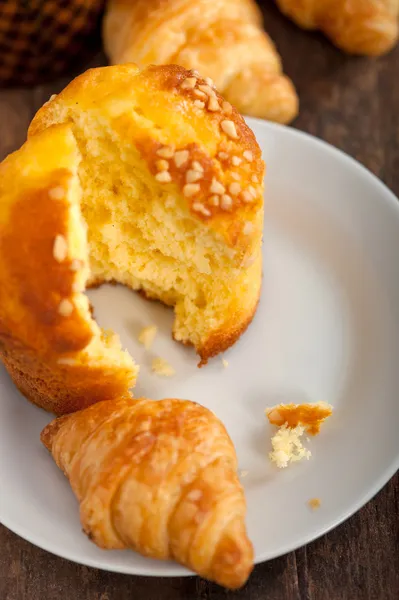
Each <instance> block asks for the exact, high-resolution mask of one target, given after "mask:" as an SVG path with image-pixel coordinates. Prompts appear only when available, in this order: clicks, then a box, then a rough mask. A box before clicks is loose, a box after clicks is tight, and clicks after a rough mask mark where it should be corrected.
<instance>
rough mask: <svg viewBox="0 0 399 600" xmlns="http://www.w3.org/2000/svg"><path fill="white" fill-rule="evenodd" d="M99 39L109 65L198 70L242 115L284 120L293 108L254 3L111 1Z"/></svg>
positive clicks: (286, 80) (220, 0)
mask: <svg viewBox="0 0 399 600" xmlns="http://www.w3.org/2000/svg"><path fill="white" fill-rule="evenodd" d="M103 37H104V45H105V50H106V52H107V54H108V56H109V58H110V60H111V62H113V63H125V62H135V63H137V64H140V65H149V64H168V63H171V64H179V65H182V66H183V67H186V68H187V69H198V70H199V72H200V73H201V74H203V75H206V76H209V77H210V78H211V79H213V80H214V82H215V85H216V87H217V88H218V90H219V91H220V93H222V94H223V95H224V96H225V97H226V99H227V100H228V101H229V102H231V103H233V104H234V105H235V106H236V108H237V109H238V110H239V111H240V112H241V113H243V114H246V115H252V116H255V117H261V118H264V119H270V120H271V121H277V122H280V123H288V122H289V121H291V120H292V119H293V118H294V117H295V116H296V114H297V112H298V98H297V95H296V92H295V89H294V86H293V84H292V82H291V80H290V79H289V78H288V77H286V76H285V75H284V74H283V73H282V67H281V61H280V57H279V55H278V53H277V51H276V49H275V47H274V44H273V42H272V41H271V39H270V38H269V36H268V35H267V34H266V33H265V32H264V31H263V29H262V16H261V13H260V11H259V9H258V7H257V5H256V4H255V2H254V1H253V0H169V1H168V2H164V1H163V0H136V1H135V2H131V1H129V0H110V2H109V3H108V9H107V12H106V15H105V19H104V29H103Z"/></svg>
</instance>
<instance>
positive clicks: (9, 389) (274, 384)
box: [0, 120, 399, 576]
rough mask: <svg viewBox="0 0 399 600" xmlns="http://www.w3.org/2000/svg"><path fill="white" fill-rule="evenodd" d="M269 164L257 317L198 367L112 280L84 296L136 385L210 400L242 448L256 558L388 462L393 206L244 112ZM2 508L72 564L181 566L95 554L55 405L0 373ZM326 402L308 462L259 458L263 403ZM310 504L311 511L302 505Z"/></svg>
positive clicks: (288, 541)
mask: <svg viewBox="0 0 399 600" xmlns="http://www.w3.org/2000/svg"><path fill="white" fill-rule="evenodd" d="M249 123H250V125H251V126H252V127H253V129H254V131H255V133H256V135H257V138H258V141H259V143H260V145H261V147H262V149H263V152H264V155H265V159H266V162H267V165H268V175H267V198H266V227H265V236H264V238H265V244H264V258H265V264H264V283H263V293H262V299H261V302H260V306H259V309H258V312H257V314H256V317H255V320H254V322H253V324H252V325H251V327H250V328H249V330H248V331H247V333H246V334H245V335H244V336H243V338H242V339H241V340H240V341H239V342H238V343H237V344H236V345H235V347H234V348H232V349H231V350H230V351H229V352H227V353H226V355H225V358H227V359H228V361H229V367H228V368H227V369H225V368H224V367H223V366H222V362H221V359H220V357H219V358H216V359H214V360H213V361H212V362H211V363H210V364H209V365H208V366H207V367H206V368H204V369H201V370H199V369H197V367H196V357H195V356H194V353H193V351H191V350H188V349H185V348H184V347H183V346H181V345H179V344H177V343H175V342H173V341H171V339H170V327H171V323H172V311H170V310H168V309H166V308H163V307H161V306H158V305H156V304H154V303H150V302H146V301H145V300H143V299H141V298H140V297H139V296H138V295H136V294H134V293H132V292H131V291H129V290H127V289H124V288H122V287H118V288H115V287H108V286H105V287H102V288H101V289H99V290H96V291H93V292H92V293H90V294H89V295H90V297H91V299H92V300H93V302H94V305H95V309H96V315H97V317H98V320H99V322H100V323H101V324H102V325H104V326H107V327H112V328H114V329H115V330H116V331H118V332H119V333H120V334H121V337H122V341H123V343H124V344H125V345H126V346H127V347H128V348H129V350H130V351H131V353H132V354H133V355H134V356H135V357H136V359H137V360H138V362H139V363H140V364H141V365H142V371H141V376H140V380H139V384H138V386H137V388H136V395H140V394H146V395H147V396H149V397H152V398H162V397H167V396H175V397H181V398H190V399H191V400H196V401H197V402H201V403H202V404H204V405H205V406H207V407H209V408H211V409H212V410H213V411H214V412H215V413H216V414H217V415H218V416H219V417H220V418H221V419H222V421H223V422H224V423H225V424H226V426H227V429H228V431H229V432H230V434H231V436H232V438H233V441H234V443H235V445H236V448H237V453H238V457H239V462H240V467H241V469H244V470H248V471H249V474H248V475H247V477H246V478H245V479H244V480H243V483H244V485H245V490H246V495H247V500H248V519H247V521H248V528H249V535H250V537H251V539H252V541H253V542H254V546H255V552H256V562H261V561H264V560H267V559H270V558H273V557H276V556H279V555H281V554H284V553H285V552H288V551H290V550H293V549H294V548H296V547H298V546H300V545H302V544H305V543H306V542H309V541H311V540H313V539H314V538H316V537H317V536H319V535H321V534H322V533H324V532H326V531H328V530H329V529H331V528H332V527H335V526H336V525H337V524H338V523H340V522H341V521H343V520H344V519H346V518H347V517H348V516H349V515H351V514H352V513H353V512H355V511H356V510H358V509H359V508H360V507H361V506H362V505H363V504H364V503H365V502H367V500H369V499H370V498H371V497H372V496H373V495H374V494H375V493H376V492H377V491H378V490H379V489H380V488H381V487H382V486H383V485H384V484H385V483H386V482H387V481H388V479H389V478H390V477H391V476H392V475H393V474H394V472H395V471H396V469H397V468H398V466H399V435H398V431H399V403H398V390H399V368H398V357H399V335H398V332H399V266H398V261H399V204H398V201H397V199H396V198H395V197H394V196H393V194H392V193H391V192H390V191H389V190H388V189H387V188H386V187H385V186H384V185H383V184H382V183H381V182H379V181H378V180H377V179H376V178H375V177H374V176H373V175H371V174H370V173H369V172H368V171H366V170H365V169H364V168H363V167H361V166H360V165H359V164H358V163H356V162H355V161H354V160H352V159H351V158H349V157H347V156H345V155H344V154H342V153H341V152H339V151H338V150H335V149H334V148H332V147H330V146H328V145H327V144H325V143H323V142H320V141H318V140H316V139H314V138H312V137H310V136H308V135H305V134H303V133H300V132H298V131H295V130H293V129H288V128H284V127H280V126H276V125H270V124H267V123H265V122H260V121H255V120H249ZM152 323H157V324H158V326H159V328H160V335H159V336H158V338H157V340H156V343H155V346H154V352H155V353H156V354H159V355H160V356H162V357H167V358H168V359H169V361H170V363H171V364H172V365H173V366H174V367H175V368H176V371H177V375H176V376H175V377H174V378H171V379H162V378H159V377H156V376H154V375H152V374H151V372H150V368H149V365H150V362H151V358H152V353H151V354H146V353H145V352H144V350H143V348H142V347H141V346H140V345H139V344H138V343H137V341H136V336H137V333H138V331H139V330H140V328H141V327H143V326H145V325H148V324H152ZM0 385H1V398H0V482H1V492H0V518H1V521H2V522H3V523H4V524H5V525H6V526H7V527H9V528H10V529H12V530H13V531H15V532H16V533H18V534H19V535H21V536H22V537H24V538H26V539H27V540H29V541H31V542H32V543H34V544H37V545H38V546H41V547H42V548H44V549H46V550H49V551H50V552H53V553H54V554H58V555H60V556H63V557H65V558H68V559H71V560H74V561H77V562H79V563H82V564H85V565H90V566H94V567H99V568H102V569H108V570H111V571H120V572H124V573H134V574H143V575H170V576H175V575H186V574H190V573H189V571H187V570H185V569H183V568H182V567H180V566H178V565H176V564H173V563H169V562H164V563H163V562H158V561H153V560H150V559H145V558H143V557H141V556H139V555H138V554H135V553H134V552H129V551H125V552H121V551H113V552H106V551H102V550H99V549H98V548H96V547H95V546H94V545H93V544H92V543H90V542H89V541H88V540H87V539H86V537H85V536H84V535H83V534H82V532H81V527H80V524H79V513H78V505H77V502H76V500H75V498H74V496H73V494H72V492H71V490H70V488H69V485H68V482H67V480H66V479H65V478H64V476H63V475H62V474H61V472H60V471H59V470H58V469H57V467H56V466H55V464H54V463H53V460H52V459H51V457H50V455H49V454H48V453H47V452H46V450H45V449H44V448H43V447H42V446H41V444H40V441H39V434H40V431H41V429H42V427H44V425H45V424H46V423H47V422H48V421H49V420H50V415H48V414H46V413H45V412H43V411H41V410H39V409H37V408H35V407H33V406H32V405H30V404H29V402H27V401H26V400H25V399H24V398H22V397H21V396H20V394H19V393H18V392H17V391H16V389H15V388H14V386H13V385H12V384H11V382H10V380H9V378H8V376H7V374H6V373H5V371H4V370H1V371H0ZM302 400H308V401H318V400H326V401H328V402H330V403H332V404H333V405H334V407H335V412H334V414H333V416H332V417H331V418H330V419H329V421H327V423H326V424H325V426H324V428H323V430H322V433H321V435H320V436H318V437H316V438H314V439H312V440H311V442H310V443H309V447H310V449H311V451H312V453H313V456H312V458H311V459H310V460H309V461H305V462H302V463H298V464H294V465H293V466H292V467H291V468H289V469H286V470H278V469H276V468H275V467H274V466H273V465H272V464H271V463H270V462H269V460H268V451H269V449H270V437H271V434H272V428H271V426H269V425H268V424H267V423H266V421H265V418H264V412H263V411H264V409H265V407H266V406H268V405H271V404H275V403H277V402H280V401H285V402H290V401H302ZM312 497H318V498H320V499H321V508H320V509H319V510H318V511H313V512H312V511H311V510H310V509H309V507H308V506H307V501H308V500H309V499H310V498H312Z"/></svg>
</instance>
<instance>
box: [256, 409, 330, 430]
mask: <svg viewBox="0 0 399 600" xmlns="http://www.w3.org/2000/svg"><path fill="white" fill-rule="evenodd" d="M331 414H332V406H330V405H329V404H327V403H326V402H317V403H315V404H278V405H276V406H273V407H271V408H268V409H267V410H266V416H267V418H268V419H269V422H270V423H271V424H272V425H278V426H279V427H281V426H282V425H284V424H285V423H287V425H288V427H296V426H297V425H304V427H305V429H306V432H307V433H310V434H311V435H317V434H318V433H319V432H320V426H321V424H322V423H323V422H324V421H325V420H326V419H327V418H328V417H329V416H331Z"/></svg>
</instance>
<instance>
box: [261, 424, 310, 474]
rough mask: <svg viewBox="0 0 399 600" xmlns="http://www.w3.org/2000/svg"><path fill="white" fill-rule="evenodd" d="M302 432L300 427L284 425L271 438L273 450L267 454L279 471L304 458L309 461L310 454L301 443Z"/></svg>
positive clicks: (303, 429) (302, 428) (302, 429)
mask: <svg viewBox="0 0 399 600" xmlns="http://www.w3.org/2000/svg"><path fill="white" fill-rule="evenodd" d="M304 431H305V428H304V427H303V426H302V425H297V426H296V427H289V426H288V424H287V423H284V425H282V426H281V427H280V428H279V429H278V431H277V433H275V435H274V436H273V437H272V439H271V442H272V448H273V450H272V451H271V452H270V453H269V458H270V460H271V461H272V462H274V463H275V464H276V465H277V467H278V468H279V469H285V468H286V467H288V465H289V464H290V463H293V462H298V461H300V460H302V459H305V458H306V460H309V458H310V457H311V455H312V453H311V452H310V450H307V449H306V448H305V447H304V446H303V444H302V441H301V437H302V435H303V434H304Z"/></svg>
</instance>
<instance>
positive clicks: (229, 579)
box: [41, 398, 253, 589]
mask: <svg viewBox="0 0 399 600" xmlns="http://www.w3.org/2000/svg"><path fill="white" fill-rule="evenodd" d="M41 439H42V442H43V443H44V445H45V446H46V447H47V448H48V450H50V452H51V453H52V455H53V457H54V460H55V462H56V463H57V465H58V466H59V467H60V469H62V471H63V472H64V473H65V475H66V476H67V477H68V478H69V481H70V483H71V486H72V489H73V491H74V493H75V495H76V496H77V498H78V500H79V502H80V518H81V522H82V526H83V529H84V531H85V532H86V533H87V535H88V536H89V538H90V539H91V540H92V541H93V542H94V543H95V544H97V545H98V546H100V547H101V548H106V549H117V548H119V549H123V548H131V549H133V550H137V551H138V552H140V553H141V554H144V555H145V556H150V557H153V558H158V559H169V558H173V559H175V560H176V561H178V562H180V563H182V564H183V565H185V566H187V567H188V568H190V569H192V570H193V571H196V572H197V573H198V574H199V575H202V576H203V577H206V578H207V579H211V580H214V581H216V582H218V583H219V584H221V585H224V586H225V587H228V588H233V589H234V588H238V587H240V586H242V585H243V584H244V583H245V581H246V580H247V578H248V576H249V574H250V572H251V570H252V568H253V549H252V545H251V543H250V541H249V540H248V538H247V534H246V530H245V510H246V506H245V498H244V492H243V489H242V487H241V485H240V482H239V480H238V477H237V458H236V454H235V450H234V446H233V443H232V441H231V439H230V438H229V436H228V434H227V432H226V429H225V428H224V426H223V425H222V423H221V422H220V421H219V420H218V419H217V418H216V416H215V415H214V414H213V413H212V412H210V411H209V410H208V409H206V408H204V407H203V406H200V405H199V404H196V403H194V402H190V401H185V400H175V399H168V400H159V401H153V400H146V399H141V400H136V401H135V400H133V399H129V398H127V399H119V400H117V401H105V402H99V403H98V404H95V405H93V406H91V407H89V408H87V409H86V410H83V411H80V412H76V413H73V414H71V415H66V416H63V417H60V418H58V419H55V420H54V421H52V422H51V423H50V424H49V425H47V427H46V428H45V429H44V430H43V432H42V435H41Z"/></svg>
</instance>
